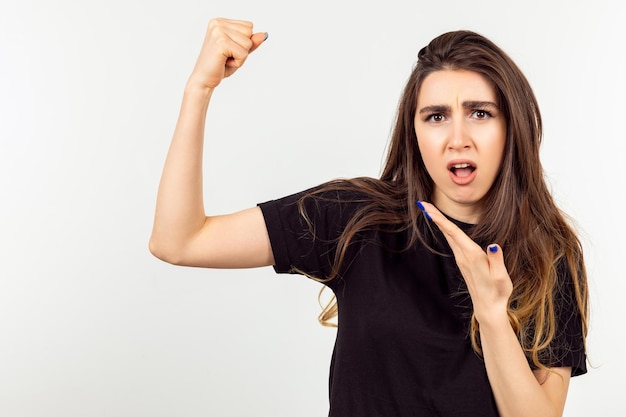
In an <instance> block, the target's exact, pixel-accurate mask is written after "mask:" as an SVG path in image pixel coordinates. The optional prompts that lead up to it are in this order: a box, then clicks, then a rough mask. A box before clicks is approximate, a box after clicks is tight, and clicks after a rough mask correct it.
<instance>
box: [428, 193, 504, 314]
mask: <svg viewBox="0 0 626 417" xmlns="http://www.w3.org/2000/svg"><path fill="white" fill-rule="evenodd" d="M420 203H421V207H423V211H424V214H425V215H426V216H427V217H428V218H429V219H431V220H432V221H433V222H434V223H435V224H436V225H437V227H439V230H441V232H442V233H443V235H444V236H445V238H446V240H447V241H448V244H449V245H450V248H451V249H452V252H453V253H454V259H455V261H456V264H457V265H458V267H459V269H460V271H461V274H462V275H463V278H464V279H465V283H466V284H467V288H468V291H469V294H470V297H471V298H472V304H473V306H474V314H475V316H476V319H477V320H478V322H479V323H480V324H481V325H482V324H486V323H489V322H494V321H496V320H507V323H508V318H507V309H508V303H509V297H510V296H511V293H512V291H513V283H512V282H511V278H510V276H509V273H508V271H507V269H506V266H505V264H504V256H503V253H502V249H501V248H500V247H499V246H498V245H495V244H493V245H489V246H488V248H487V250H486V251H485V250H483V249H482V248H481V247H480V246H478V245H477V244H476V243H475V242H474V241H473V240H472V239H470V237H469V236H467V235H466V234H465V232H463V230H461V229H460V228H459V227H458V226H457V225H456V224H454V223H452V222H451V221H450V220H448V218H447V217H446V216H444V215H443V214H442V213H441V212H440V211H439V210H438V209H437V208H436V207H435V206H433V205H432V204H430V203H425V202H420Z"/></svg>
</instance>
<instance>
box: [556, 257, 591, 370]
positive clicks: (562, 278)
mask: <svg viewBox="0 0 626 417" xmlns="http://www.w3.org/2000/svg"><path fill="white" fill-rule="evenodd" d="M558 274H559V285H558V286H557V289H556V293H555V304H556V314H557V317H556V318H557V324H558V327H557V333H556V335H555V338H554V339H553V341H552V343H551V348H552V354H551V358H552V359H551V360H550V361H549V364H548V365H549V366H550V367H567V366H570V367H571V368H572V376H578V375H583V374H585V373H587V355H586V353H585V341H584V340H585V339H584V335H583V329H582V317H581V313H580V310H579V309H578V306H577V303H576V298H575V291H574V284H573V282H572V277H571V273H570V271H569V268H567V265H566V262H561V263H560V265H559V267H558Z"/></svg>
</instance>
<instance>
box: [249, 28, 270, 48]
mask: <svg viewBox="0 0 626 417" xmlns="http://www.w3.org/2000/svg"><path fill="white" fill-rule="evenodd" d="M268 36H269V35H268V34H267V32H259V33H255V34H254V35H252V37H250V40H251V41H252V48H250V50H249V51H248V53H252V52H253V51H254V50H255V49H256V48H258V47H259V46H261V44H262V43H263V42H265V41H266V40H267V38H268Z"/></svg>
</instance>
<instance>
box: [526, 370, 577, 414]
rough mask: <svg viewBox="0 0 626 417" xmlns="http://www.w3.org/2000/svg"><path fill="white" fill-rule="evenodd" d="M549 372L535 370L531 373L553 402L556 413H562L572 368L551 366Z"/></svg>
mask: <svg viewBox="0 0 626 417" xmlns="http://www.w3.org/2000/svg"><path fill="white" fill-rule="evenodd" d="M550 371H551V372H548V371H544V370H535V371H533V373H534V374H535V377H536V378H537V381H538V382H539V384H541V388H543V390H544V391H545V393H546V395H547V396H548V398H550V401H551V402H552V403H553V404H554V407H555V410H557V415H558V416H562V415H563V409H564V408H565V400H566V399H567V390H568V389H569V381H570V379H571V374H572V368H570V367H562V368H551V370H550Z"/></svg>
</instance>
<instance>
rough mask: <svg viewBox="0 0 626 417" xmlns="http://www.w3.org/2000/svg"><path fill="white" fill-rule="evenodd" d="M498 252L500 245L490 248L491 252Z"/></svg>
mask: <svg viewBox="0 0 626 417" xmlns="http://www.w3.org/2000/svg"><path fill="white" fill-rule="evenodd" d="M497 251H498V245H491V246H489V252H491V253H496V252H497Z"/></svg>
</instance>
